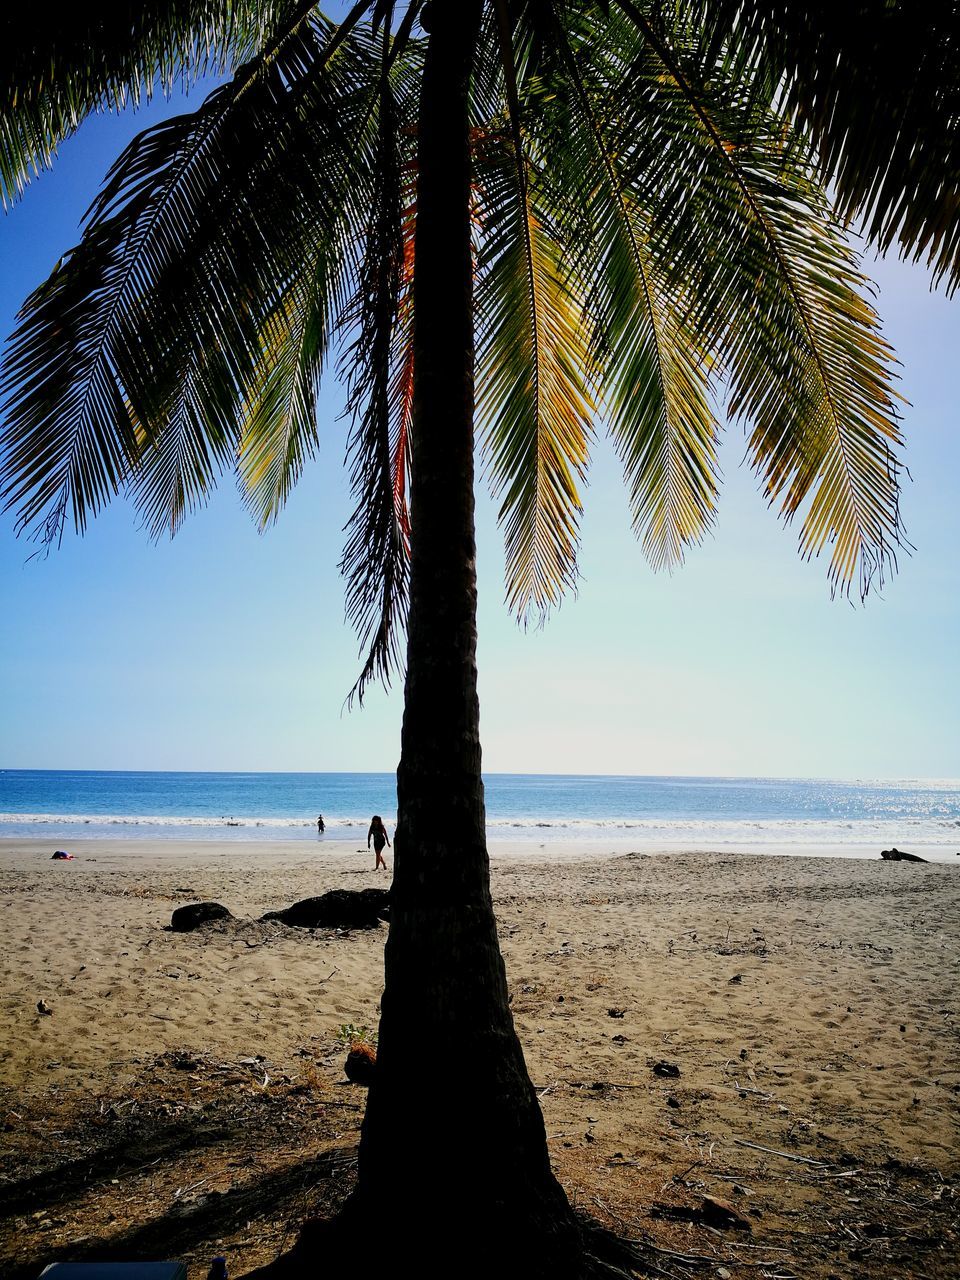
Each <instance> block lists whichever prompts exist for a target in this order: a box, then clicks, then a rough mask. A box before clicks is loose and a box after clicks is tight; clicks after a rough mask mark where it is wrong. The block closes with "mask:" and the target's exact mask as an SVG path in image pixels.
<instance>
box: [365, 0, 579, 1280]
mask: <svg viewBox="0 0 960 1280" xmlns="http://www.w3.org/2000/svg"><path fill="white" fill-rule="evenodd" d="M430 10H431V15H432V16H431V20H430V26H431V34H430V41H429V47H428V52H427V55H426V57H427V60H426V66H425V70H424V76H423V98H422V103H421V118H420V133H419V174H418V193H417V230H416V265H415V277H414V279H415V284H414V290H415V293H414V305H415V326H416V328H415V335H414V336H415V386H414V411H413V484H412V565H411V601H410V616H409V624H408V657H407V678H406V688H405V710H404V719H403V734H402V748H401V762H400V767H399V770H398V775H397V778H398V799H399V820H398V826H397V831H396V839H395V862H394V880H393V888H392V893H391V918H390V933H389V940H388V942H387V944H386V954H385V991H384V994H383V1001H382V1016H381V1023H380V1043H379V1049H378V1061H377V1069H376V1079H375V1083H374V1085H373V1087H372V1088H371V1090H370V1096H369V1102H368V1106H367V1113H366V1117H365V1119H364V1123H363V1131H362V1139H361V1144H360V1162H359V1181H358V1188H357V1192H356V1194H355V1195H354V1197H353V1200H352V1201H351V1204H350V1206H348V1210H347V1213H346V1218H347V1220H348V1221H350V1222H352V1223H353V1224H355V1225H356V1224H357V1223H358V1221H361V1222H366V1223H367V1229H368V1230H369V1229H370V1227H371V1226H372V1224H373V1222H376V1223H377V1228H376V1229H377V1232H378V1235H379V1234H380V1233H381V1232H384V1233H385V1236H386V1241H387V1242H388V1247H389V1253H390V1263H391V1267H393V1266H397V1267H399V1266H400V1265H401V1263H402V1262H404V1261H406V1262H410V1263H411V1265H415V1266H416V1269H417V1272H418V1274H419V1275H420V1276H423V1275H424V1274H435V1273H436V1274H439V1273H440V1272H441V1271H442V1272H443V1274H444V1275H449V1274H450V1273H451V1267H452V1269H453V1270H454V1271H456V1273H457V1274H460V1275H463V1274H465V1271H464V1268H465V1266H466V1268H467V1271H468V1272H469V1274H477V1275H479V1274H481V1273H484V1274H486V1275H497V1276H500V1277H504V1276H512V1275H521V1274H522V1275H524V1276H534V1275H538V1274H544V1275H550V1276H551V1277H553V1278H556V1277H560V1276H565V1275H576V1274H578V1273H579V1270H580V1267H579V1264H578V1261H577V1259H578V1257H579V1250H578V1248H577V1240H578V1232H577V1228H576V1225H575V1223H574V1220H573V1217H572V1213H571V1211H570V1208H569V1205H568V1203H567V1200H566V1197H565V1195H564V1193H563V1191H562V1190H561V1189H560V1187H559V1185H558V1184H557V1182H556V1181H555V1179H554V1178H553V1175H552V1173H551V1171H550V1163H549V1158H548V1155H547V1146H546V1137H545V1133H544V1126H543V1118H542V1115H541V1113H540V1108H539V1104H538V1102H537V1098H536V1095H535V1092H534V1089H533V1086H532V1085H531V1083H530V1079H529V1076H528V1075H527V1071H526V1066H525V1064H524V1061H523V1054H522V1051H521V1048H520V1044H519V1041H518V1039H517V1036H516V1033H515V1032H514V1028H513V1021H512V1018H511V1015H510V1009H509V1004H508V997H507V985H506V978H505V973H504V967H503V960H502V958H501V955H500V949H499V944H498V940H497V930H496V922H495V919H494V914H493V907H492V903H491V898H490V884H489V863H488V858H487V850H486V839H485V831H484V802H483V783H482V781H481V773H480V736H479V727H480V726H479V716H480V713H479V703H478V700H477V668H476V638H477V634H476V610H477V588H476V545H475V534H474V496H473V451H474V435H473V404H474V395H473V366H474V339H473V324H474V318H473V265H472V258H471V248H470V241H471V227H470V145H469V120H468V96H469V87H470V69H471V65H472V61H473V54H474V49H475V45H476V40H477V36H478V32H479V25H480V16H481V10H482V3H481V0H434V3H432V4H431V5H430ZM428 1243H429V1246H430V1249H429V1250H428V1248H427V1244H428ZM434 1249H435V1250H436V1252H435V1253H434V1252H433V1250H434ZM451 1252H452V1253H454V1254H455V1256H456V1261H455V1263H453V1264H452V1263H451V1257H450V1254H451ZM431 1257H433V1258H436V1260H437V1262H436V1266H435V1268H434V1267H432V1266H431Z"/></svg>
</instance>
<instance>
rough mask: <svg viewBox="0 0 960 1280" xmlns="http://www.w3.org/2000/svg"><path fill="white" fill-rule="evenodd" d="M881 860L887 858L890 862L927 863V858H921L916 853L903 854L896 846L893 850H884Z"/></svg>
mask: <svg viewBox="0 0 960 1280" xmlns="http://www.w3.org/2000/svg"><path fill="white" fill-rule="evenodd" d="M880 857H881V858H886V860H887V861H888V862H926V861H927V859H926V858H920V857H918V856H917V855H916V854H915V853H901V852H900V850H899V849H898V848H897V847H896V845H894V847H893V848H892V849H884V850H883V851H882V852H881V854H880Z"/></svg>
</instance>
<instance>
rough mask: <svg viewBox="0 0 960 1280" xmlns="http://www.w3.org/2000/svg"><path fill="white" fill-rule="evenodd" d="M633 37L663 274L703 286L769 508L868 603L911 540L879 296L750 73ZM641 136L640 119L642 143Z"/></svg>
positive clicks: (693, 51) (707, 314)
mask: <svg viewBox="0 0 960 1280" xmlns="http://www.w3.org/2000/svg"><path fill="white" fill-rule="evenodd" d="M617 25H618V24H615V23H611V28H616V27H617ZM619 26H620V30H621V31H622V32H623V36H624V42H625V43H624V49H625V55H626V52H627V51H628V52H629V54H630V55H631V57H630V58H627V57H626V56H624V58H623V59H622V60H621V61H622V62H623V64H624V65H627V63H629V65H630V73H631V75H632V76H633V77H634V78H643V79H645V81H646V83H647V85H648V86H649V92H648V93H647V94H646V95H643V94H640V95H637V97H638V98H639V100H640V101H642V102H643V104H644V105H643V125H644V130H645V135H644V137H645V141H644V144H643V146H635V147H633V148H632V149H631V150H630V151H629V153H628V156H627V160H626V162H625V163H626V171H627V172H628V174H629V177H630V181H631V183H632V184H633V185H634V186H635V188H636V190H637V191H638V193H639V196H640V198H641V200H642V201H645V202H647V203H649V204H655V205H656V206H657V207H658V208H659V210H660V213H659V214H658V216H657V218H656V219H655V220H654V222H653V224H652V225H655V236H656V240H657V242H658V243H657V248H656V254H657V257H658V260H660V261H661V262H662V263H663V264H664V265H665V268H668V269H669V271H670V272H671V273H672V272H675V271H679V272H681V273H682V275H683V278H684V279H685V280H686V281H687V283H688V288H689V296H690V297H691V299H693V300H695V301H694V302H693V304H692V306H691V309H690V323H691V324H692V325H694V326H695V327H696V328H697V329H698V330H700V331H701V332H702V333H703V335H704V340H705V341H706V342H707V343H708V344H709V345H710V346H712V347H714V348H715V349H716V350H717V352H718V354H719V356H720V357H721V358H722V361H723V364H724V367H725V369H726V371H727V373H728V376H729V380H730V382H729V385H730V408H731V411H732V412H733V413H734V414H735V415H736V414H742V415H745V416H746V417H747V418H748V419H749V420H750V421H751V423H752V424H753V425H752V432H751V435H750V442H749V444H750V450H751V453H752V455H753V458H754V462H755V465H756V466H757V468H758V470H759V471H760V473H761V475H762V477H763V482H764V487H765V490H766V493H767V495H768V497H769V498H770V499H771V501H773V500H778V501H779V503H780V508H781V512H782V514H783V515H784V516H785V518H787V519H788V520H789V519H791V518H792V517H793V516H794V515H795V514H796V513H798V512H799V511H801V510H803V511H804V513H805V514H804V519H803V525H802V529H801V550H802V552H803V553H804V554H807V555H811V554H819V553H820V552H821V551H822V550H823V549H824V548H825V547H827V546H828V545H832V548H833V550H832V557H831V565H830V578H831V581H832V583H833V584H834V586H835V587H837V588H839V589H842V590H846V589H848V588H849V587H850V585H851V583H852V581H853V579H854V578H855V577H856V575H857V570H858V569H859V574H860V586H861V592H863V593H865V592H866V591H867V590H868V588H869V585H870V583H871V581H873V580H874V579H876V578H881V579H882V576H883V573H884V572H885V571H886V570H887V569H889V568H891V567H892V566H893V565H894V563H895V555H896V547H897V546H898V545H899V544H900V541H901V528H900V521H899V507H898V485H897V476H898V470H899V463H898V460H897V456H896V450H897V447H898V446H899V443H900V435H899V428H898V424H897V416H896V412H895V409H894V398H893V393H892V390H891V385H890V380H891V372H890V363H891V358H892V356H891V352H890V350H889V348H888V347H887V345H886V344H885V342H884V341H883V339H882V337H881V335H880V332H879V322H878V320H877V317H876V314H875V312H874V311H873V308H872V307H871V306H870V304H869V302H868V301H867V300H866V298H865V297H864V296H863V295H864V294H865V292H866V291H867V290H868V288H869V282H868V281H867V280H866V279H865V278H864V277H863V276H862V275H861V274H860V272H859V270H858V266H857V261H856V257H855V255H854V254H853V252H852V250H851V249H850V247H849V245H848V244H847V243H846V241H845V239H844V236H843V234H842V232H841V230H840V229H839V228H838V227H837V225H836V223H835V221H834V220H833V219H832V218H831V215H830V212H829V206H828V203H827V200H826V197H825V194H824V193H823V191H822V189H821V187H820V185H819V183H818V181H817V178H816V175H815V172H814V171H813V169H812V167H811V162H810V159H809V156H808V154H807V153H806V152H805V150H804V148H803V147H802V146H799V147H798V146H796V145H794V144H793V143H792V142H791V141H790V135H789V130H788V129H786V127H785V121H784V119H783V117H782V116H778V115H777V114H776V113H775V112H773V111H772V110H771V108H770V107H769V106H768V105H767V104H766V103H764V102H763V100H762V96H760V95H757V94H756V93H753V92H751V86H750V85H749V84H747V85H744V84H743V82H742V79H741V78H740V76H741V74H742V70H741V69H740V68H739V67H738V68H737V69H736V70H737V74H736V75H733V66H732V64H731V63H730V62H729V60H728V59H727V58H726V57H725V55H724V54H723V53H722V52H721V55H720V57H719V58H717V59H715V60H714V61H713V62H710V61H709V60H708V59H706V58H705V55H704V46H703V44H702V42H701V41H700V40H699V38H698V33H692V32H691V33H686V39H684V33H683V32H677V33H675V36H674V40H675V43H674V44H673V45H671V44H669V43H667V42H666V40H665V38H664V37H663V35H662V33H660V32H657V31H656V30H654V29H653V28H649V29H643V30H641V32H640V38H639V39H638V38H637V33H636V28H634V30H633V33H632V34H630V33H629V28H630V27H631V26H632V24H631V23H627V22H622V23H621V24H619ZM638 123H639V121H638V120H636V119H634V120H632V121H631V120H629V119H626V120H625V121H624V127H625V129H626V131H627V133H628V134H631V135H634V134H635V130H636V128H637V125H638ZM785 139H786V141H785ZM680 174H682V175H683V178H682V179H678V177H677V175H680Z"/></svg>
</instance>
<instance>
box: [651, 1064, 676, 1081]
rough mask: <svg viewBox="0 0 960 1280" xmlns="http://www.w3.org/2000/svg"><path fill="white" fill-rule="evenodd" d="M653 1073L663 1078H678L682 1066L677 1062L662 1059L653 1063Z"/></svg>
mask: <svg viewBox="0 0 960 1280" xmlns="http://www.w3.org/2000/svg"><path fill="white" fill-rule="evenodd" d="M653 1074H654V1075H655V1076H659V1077H660V1078H661V1080H676V1078H677V1076H679V1074H680V1068H679V1067H678V1066H677V1064H676V1063H675V1062H666V1061H665V1060H663V1059H661V1061H660V1062H655V1063H654V1064H653Z"/></svg>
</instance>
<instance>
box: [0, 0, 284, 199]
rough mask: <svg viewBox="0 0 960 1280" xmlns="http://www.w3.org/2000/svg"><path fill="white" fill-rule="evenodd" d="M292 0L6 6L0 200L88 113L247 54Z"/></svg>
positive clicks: (1, 25) (16, 191)
mask: <svg viewBox="0 0 960 1280" xmlns="http://www.w3.org/2000/svg"><path fill="white" fill-rule="evenodd" d="M305 8H306V6H304V4H303V2H302V0H301V2H300V4H299V5H298V4H296V3H293V2H292V0H239V2H234V3H226V2H225V0H159V2H157V3H152V4H142V3H136V4H135V3H127V2H126V0H120V2H119V3H112V4H107V5H83V4H80V5H58V6H57V7H56V11H55V13H51V11H50V10H49V9H45V8H41V7H33V6H31V5H13V6H8V7H7V9H6V12H5V14H4V16H3V18H2V19H0V37H2V39H0V198H2V200H3V202H4V204H8V203H10V202H11V201H13V200H15V199H16V198H17V197H18V196H19V195H20V194H21V193H22V191H23V188H24V186H25V184H26V183H27V181H28V180H29V177H30V174H31V171H33V172H39V171H40V170H41V169H44V168H48V167H49V165H50V163H51V162H52V159H53V157H54V155H55V154H56V151H57V148H58V146H59V144H60V143H61V142H62V141H63V140H64V138H66V137H68V136H69V135H70V134H71V133H72V132H73V131H74V130H75V129H76V128H77V127H78V125H79V124H81V123H82V121H83V120H84V119H85V117H86V116H87V115H89V114H90V113H91V112H94V111H103V110H120V109H121V108H122V107H124V106H126V105H127V104H128V103H132V104H133V105H134V106H139V105H140V104H141V103H143V102H144V101H146V100H148V99H149V98H150V97H151V95H152V94H153V93H154V92H157V91H159V92H161V93H165V94H169V93H170V92H171V90H172V89H173V87H174V86H175V85H176V84H180V85H183V86H184V87H187V86H189V85H190V84H192V83H194V82H195V81H196V80H197V79H199V78H200V77H201V76H203V75H206V74H210V73H216V72H223V71H228V70H230V69H231V68H233V67H236V66H238V65H239V64H240V63H241V62H244V61H246V60H247V59H250V58H253V57H255V56H256V54H257V53H258V52H259V51H260V50H261V49H262V48H263V47H264V46H265V45H266V44H267V43H268V42H269V40H270V39H271V37H272V36H273V35H274V33H275V32H276V31H277V29H278V27H280V26H283V25H284V24H286V23H288V22H289V21H290V20H291V18H293V19H295V18H296V16H297V15H298V12H299V11H301V10H305Z"/></svg>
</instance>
